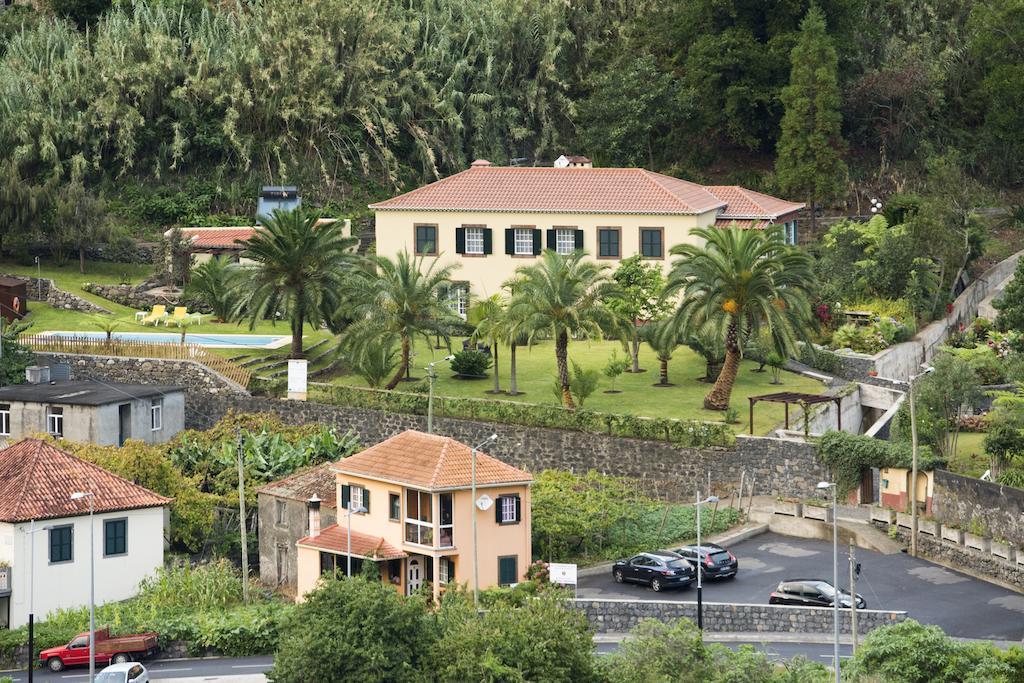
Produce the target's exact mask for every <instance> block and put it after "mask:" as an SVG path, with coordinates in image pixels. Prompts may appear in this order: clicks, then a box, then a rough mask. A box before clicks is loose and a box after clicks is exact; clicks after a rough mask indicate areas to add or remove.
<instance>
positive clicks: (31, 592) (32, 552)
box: [22, 519, 53, 683]
mask: <svg viewBox="0 0 1024 683" xmlns="http://www.w3.org/2000/svg"><path fill="white" fill-rule="evenodd" d="M52 528H53V526H52V525H49V524H48V525H46V526H44V527H42V528H41V529H37V528H36V520H34V519H33V520H31V523H30V525H29V529H28V531H23V532H22V533H24V534H28V537H29V551H28V683H32V674H33V672H34V671H35V667H34V666H32V665H33V664H34V659H33V658H34V657H35V645H34V640H35V621H36V609H35V596H36V592H35V585H36V582H35V578H36V534H38V533H39V532H40V531H49V530H50V529H52Z"/></svg>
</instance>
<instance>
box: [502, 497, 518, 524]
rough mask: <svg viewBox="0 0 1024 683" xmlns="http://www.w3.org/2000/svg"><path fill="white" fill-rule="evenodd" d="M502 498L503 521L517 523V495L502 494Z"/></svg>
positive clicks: (504, 522)
mask: <svg viewBox="0 0 1024 683" xmlns="http://www.w3.org/2000/svg"><path fill="white" fill-rule="evenodd" d="M500 500H501V523H502V524H515V523H516V521H517V520H516V498H515V496H502V497H501V498H500Z"/></svg>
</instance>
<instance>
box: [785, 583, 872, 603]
mask: <svg viewBox="0 0 1024 683" xmlns="http://www.w3.org/2000/svg"><path fill="white" fill-rule="evenodd" d="M834 595H835V590H834V589H833V588H832V584H831V583H829V582H828V581H822V580H821V579H794V580H793V581H783V582H782V583H780V584H779V587H778V588H776V589H775V590H774V591H773V592H772V594H771V595H769V596H768V604H769V605H800V606H802V607H831V606H832V598H833V596H834ZM839 606H840V607H842V608H845V609H849V607H850V592H849V591H845V590H843V589H842V588H840V589H839ZM867 606H868V603H867V602H865V601H864V598H863V597H861V596H860V594H858V595H857V609H865V608H867Z"/></svg>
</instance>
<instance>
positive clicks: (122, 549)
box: [103, 519, 128, 557]
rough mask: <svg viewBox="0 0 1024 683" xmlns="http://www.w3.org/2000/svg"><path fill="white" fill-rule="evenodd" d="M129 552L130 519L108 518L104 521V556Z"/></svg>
mask: <svg viewBox="0 0 1024 683" xmlns="http://www.w3.org/2000/svg"><path fill="white" fill-rule="evenodd" d="M127 552H128V520H127V519H108V520H106V521H104V522H103V556H104V557H110V556H112V555H124V554H125V553H127Z"/></svg>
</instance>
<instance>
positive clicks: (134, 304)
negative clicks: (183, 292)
mask: <svg viewBox="0 0 1024 683" xmlns="http://www.w3.org/2000/svg"><path fill="white" fill-rule="evenodd" d="M156 286H158V283H156V282H144V283H142V284H139V285H98V284H96V283H94V282H87V283H85V284H84V285H82V289H84V290H85V291H87V292H89V293H91V294H95V295H96V296H101V297H103V298H104V299H107V300H108V301H113V302H114V303H116V304H121V305H122V306H127V307H129V308H134V309H136V310H140V311H144V310H149V309H151V308H153V306H156V305H158V304H163V305H165V306H178V305H179V302H180V297H174V296H162V295H156V294H150V293H149V290H151V289H153V288H154V287H156ZM204 312H208V311H204Z"/></svg>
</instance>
